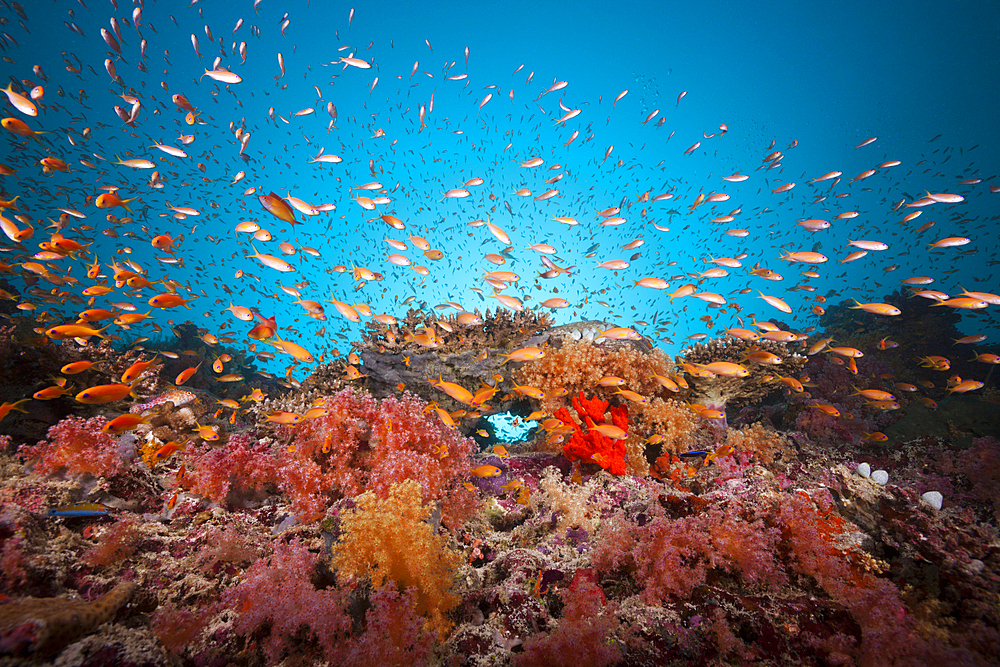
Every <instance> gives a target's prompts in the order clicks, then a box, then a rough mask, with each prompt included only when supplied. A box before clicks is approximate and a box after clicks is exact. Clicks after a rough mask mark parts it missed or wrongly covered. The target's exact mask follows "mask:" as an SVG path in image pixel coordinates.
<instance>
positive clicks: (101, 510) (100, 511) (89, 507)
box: [48, 503, 111, 517]
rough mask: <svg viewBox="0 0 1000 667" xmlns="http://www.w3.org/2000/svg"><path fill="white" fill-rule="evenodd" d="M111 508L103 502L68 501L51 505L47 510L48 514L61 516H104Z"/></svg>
mask: <svg viewBox="0 0 1000 667" xmlns="http://www.w3.org/2000/svg"><path fill="white" fill-rule="evenodd" d="M110 511H111V508H110V507H108V506H107V505H105V504H103V503H70V504H68V505H60V506H59V507H53V508H51V509H50V510H49V511H48V516H61V517H87V516H105V515H107V514H108V512H110Z"/></svg>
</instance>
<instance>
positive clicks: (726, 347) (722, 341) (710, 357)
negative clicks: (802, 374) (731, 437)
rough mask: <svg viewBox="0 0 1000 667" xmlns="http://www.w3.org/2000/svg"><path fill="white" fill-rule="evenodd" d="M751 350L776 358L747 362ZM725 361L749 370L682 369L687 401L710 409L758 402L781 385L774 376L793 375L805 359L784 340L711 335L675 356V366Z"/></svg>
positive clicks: (723, 409) (721, 408)
mask: <svg viewBox="0 0 1000 667" xmlns="http://www.w3.org/2000/svg"><path fill="white" fill-rule="evenodd" d="M751 352H767V353H770V354H771V355H774V356H773V357H771V358H772V359H773V358H775V357H776V358H777V359H778V360H779V361H778V362H777V363H774V362H768V363H758V362H753V361H747V359H746V357H747V355H748V354H749V353H751ZM718 361H725V362H730V363H734V364H742V365H743V367H744V368H746V369H747V370H748V371H749V373H748V374H747V375H745V376H729V375H717V374H711V373H693V372H691V370H688V368H685V373H686V376H685V377H686V380H687V383H688V386H689V387H690V388H691V393H690V400H691V401H694V402H696V403H702V404H704V405H705V406H706V407H709V408H710V409H713V410H722V411H725V409H726V407H728V406H739V405H742V404H746V403H750V402H756V401H760V400H761V399H763V398H765V397H766V396H768V395H769V394H770V393H772V392H774V391H777V390H778V389H780V388H781V387H782V386H781V385H780V384H778V383H775V382H773V381H772V380H773V378H775V377H776V376H794V375H796V374H797V373H798V372H799V370H800V369H801V368H802V366H803V365H804V364H805V363H806V358H805V357H803V356H801V355H798V354H795V353H793V352H792V351H791V350H789V349H788V346H787V345H786V344H785V343H779V342H775V341H771V340H764V339H761V340H756V341H746V340H742V339H739V338H734V337H733V336H725V337H724V338H713V339H711V340H709V341H708V342H707V343H697V344H695V345H693V346H691V347H688V348H685V349H684V350H682V351H681V353H680V355H679V356H678V357H677V363H678V365H681V366H682V367H683V365H684V364H693V365H699V364H701V365H706V364H711V363H713V362H718Z"/></svg>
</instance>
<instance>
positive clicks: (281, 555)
mask: <svg viewBox="0 0 1000 667" xmlns="http://www.w3.org/2000/svg"><path fill="white" fill-rule="evenodd" d="M317 560H318V557H317V556H316V555H315V554H313V553H310V552H309V549H308V548H307V547H306V546H305V545H303V544H301V543H299V542H293V543H290V544H277V545H276V546H275V548H274V555H273V556H272V558H271V559H270V563H268V562H267V559H261V560H258V561H257V562H256V563H254V564H253V565H251V566H250V568H249V569H247V571H246V573H245V574H244V576H243V581H242V582H240V584H239V586H237V587H235V588H231V589H229V590H227V591H226V592H225V593H223V596H222V599H223V603H224V604H225V605H227V606H228V607H231V608H232V609H233V610H234V611H235V612H236V618H235V620H234V621H233V630H234V631H235V632H236V633H238V634H241V635H248V634H250V633H252V632H254V631H255V630H257V628H259V627H260V626H268V627H269V628H270V631H269V633H268V634H267V636H266V637H265V638H264V640H263V648H264V653H265V654H266V655H267V658H268V661H269V663H270V664H277V663H278V662H279V661H281V659H282V658H283V656H284V654H285V653H287V652H291V651H298V652H301V650H302V648H304V647H303V646H302V643H303V642H302V640H305V641H306V642H307V643H312V642H313V641H315V642H316V644H318V646H319V648H320V649H321V650H322V653H323V654H324V655H325V656H326V657H327V659H328V660H333V659H334V656H336V655H337V652H338V644H339V642H340V641H341V640H342V639H343V637H344V636H345V635H346V634H347V633H348V632H349V631H350V629H351V619H350V617H349V616H347V614H345V613H344V608H345V606H346V604H347V603H348V598H349V594H350V591H348V590H341V589H338V588H329V589H326V590H317V589H316V587H315V586H313V584H312V582H311V581H310V576H311V575H312V573H313V571H314V570H315V569H316V561H317Z"/></svg>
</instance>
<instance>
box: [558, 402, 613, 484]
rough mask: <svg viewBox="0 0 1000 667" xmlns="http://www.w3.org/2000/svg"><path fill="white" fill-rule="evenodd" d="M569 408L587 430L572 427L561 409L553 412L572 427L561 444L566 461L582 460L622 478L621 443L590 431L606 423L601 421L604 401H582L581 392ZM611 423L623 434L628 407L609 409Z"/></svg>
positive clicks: (563, 408)
mask: <svg viewBox="0 0 1000 667" xmlns="http://www.w3.org/2000/svg"><path fill="white" fill-rule="evenodd" d="M573 407H574V408H576V412H577V414H579V415H580V419H582V420H583V422H584V424H585V425H586V427H587V430H584V429H581V428H579V427H577V426H576V423H575V422H574V420H573V418H572V417H571V416H570V413H569V410H567V409H566V408H565V407H562V408H559V410H558V411H556V413H555V417H556V418H557V419H560V420H562V422H563V424H565V425H566V426H567V427H569V428H572V429H573V432H572V433H571V434H570V437H569V440H567V441H566V443H565V444H564V445H563V454H565V456H566V458H568V459H569V460H570V461H576V460H578V459H579V460H583V461H593V462H595V463H597V464H599V465H600V466H601V467H602V468H604V469H605V470H607V471H608V472H610V473H611V474H612V475H624V474H625V472H626V470H627V467H626V465H625V451H626V450H625V442H624V441H622V440H615V439H613V438H608V437H606V436H603V435H601V434H600V433H598V432H597V431H595V430H593V428H594V426H596V425H597V424H598V423H602V424H603V423H608V422H606V421H605V419H604V413H605V411H607V410H608V402H607V401H603V400H601V399H599V398H597V397H594V398H591V399H587V398H584V396H583V392H582V391H581V392H580V395H579V396H578V397H576V396H574V397H573ZM610 412H611V422H610V423H611V424H614V425H615V426H617V427H618V428H620V429H622V430H623V431H627V430H628V408H626V407H625V406H624V405H620V406H614V407H612V408H611V409H610Z"/></svg>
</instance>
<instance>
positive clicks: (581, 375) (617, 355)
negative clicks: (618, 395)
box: [515, 341, 674, 411]
mask: <svg viewBox="0 0 1000 667" xmlns="http://www.w3.org/2000/svg"><path fill="white" fill-rule="evenodd" d="M673 368H674V365H673V363H672V362H671V361H670V359H669V358H668V357H667V356H666V355H665V354H663V352H661V351H660V350H659V349H654V350H653V351H651V352H643V351H641V350H637V349H635V348H634V347H631V346H617V347H603V346H601V345H595V344H594V343H591V342H590V341H579V342H570V341H566V342H564V343H563V344H562V347H559V348H555V347H552V348H546V350H545V356H544V357H543V358H541V359H536V360H533V361H530V362H527V363H525V364H524V365H523V366H521V368H520V369H518V370H517V372H516V374H515V379H516V380H517V382H518V384H522V385H527V386H531V387H537V388H539V389H541V390H542V391H544V392H545V395H546V397H545V398H544V399H542V401H541V404H542V408H543V409H545V410H550V411H555V410H556V409H557V408H559V407H560V406H562V405H564V401H565V398H564V397H565V396H575V395H576V394H577V393H578V392H580V391H587V392H588V393H589V392H597V393H605V394H611V393H613V391H614V388H613V387H610V388H606V387H598V386H597V383H598V381H599V380H600V379H601V378H603V377H604V376H606V375H613V376H615V377H620V378H622V379H623V380H625V385H624V387H625V388H627V389H629V390H631V391H634V392H637V393H639V394H642V395H643V396H654V395H656V394H658V393H664V394H665V393H666V390H665V389H663V388H662V387H661V386H660V384H659V383H658V382H657V381H656V379H655V378H654V377H653V374H654V373H655V374H657V375H660V376H667V375H669V374H670V372H671V371H672V370H673Z"/></svg>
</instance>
